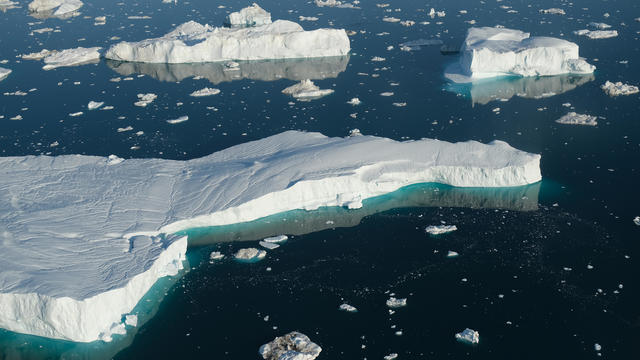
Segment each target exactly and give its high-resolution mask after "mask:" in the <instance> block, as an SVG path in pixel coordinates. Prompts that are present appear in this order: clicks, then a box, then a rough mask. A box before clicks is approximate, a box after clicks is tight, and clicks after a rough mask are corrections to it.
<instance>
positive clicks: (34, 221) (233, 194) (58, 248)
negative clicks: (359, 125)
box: [0, 131, 541, 342]
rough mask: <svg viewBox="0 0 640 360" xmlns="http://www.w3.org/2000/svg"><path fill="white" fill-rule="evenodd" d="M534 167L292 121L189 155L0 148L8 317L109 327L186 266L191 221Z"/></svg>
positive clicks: (517, 174) (527, 175)
mask: <svg viewBox="0 0 640 360" xmlns="http://www.w3.org/2000/svg"><path fill="white" fill-rule="evenodd" d="M113 160H117V161H119V163H117V164H115V163H112V161H113ZM114 162H116V161H114ZM61 178H64V179H65V181H59V180H60V179H61ZM540 179H541V174H540V156H539V155H535V154H530V153H526V152H522V151H519V150H516V149H514V148H512V147H511V146H509V145H508V144H507V143H504V142H500V141H494V142H492V143H490V144H481V143H478V142H475V141H469V142H461V143H455V144H454V143H448V142H444V141H439V140H430V139H422V140H416V141H408V142H397V141H394V140H391V139H385V138H379V137H373V136H364V135H363V136H353V137H344V138H329V137H326V136H323V135H322V134H318V133H312V132H297V131H287V132H284V133H281V134H278V135H274V136H271V137H268V138H265V139H262V140H258V141H253V142H249V143H246V144H241V145H237V146H234V147H232V148H229V149H226V150H223V151H219V152H216V153H214V154H211V155H208V156H206V157H202V158H198V159H193V160H188V161H177V160H165V159H151V158H146V159H127V160H123V161H120V159H118V158H116V157H112V158H110V159H107V158H105V157H96V156H83V155H64V156H56V157H51V156H18V157H0V309H2V311H0V328H5V329H8V330H11V331H15V332H20V333H27V334H33V335H38V336H45V337H51V338H58V339H67V340H72V341H80V342H84V341H94V340H97V339H99V338H100V335H101V334H109V332H110V329H111V326H112V324H114V323H121V322H122V318H123V316H124V315H126V314H131V311H132V309H133V308H134V306H135V305H136V304H137V303H138V302H139V300H140V299H141V298H142V297H143V296H144V295H145V293H146V292H147V291H148V289H149V288H150V287H151V286H152V285H153V284H154V283H155V281H156V280H157V279H158V278H159V277H162V276H166V275H172V274H176V273H177V272H178V269H179V268H180V267H181V266H182V260H183V259H184V255H185V252H186V246H187V239H186V237H182V236H176V235H172V234H176V233H182V232H183V231H186V230H188V229H193V228H201V227H209V226H219V225H230V224H237V223H242V222H249V221H254V220H257V219H260V218H263V217H266V216H270V215H274V214H278V213H283V212H287V211H292V210H296V209H305V208H318V207H324V206H343V205H344V204H342V203H340V202H339V201H340V200H339V199H340V198H339V197H338V195H342V194H353V196H347V197H342V198H344V199H347V200H351V199H353V198H354V197H355V196H359V197H360V198H361V199H368V198H372V197H375V196H380V195H383V194H387V193H389V192H392V191H396V190H398V189H400V188H402V187H406V186H409V185H412V184H418V183H427V182H439V183H444V184H448V185H452V186H464V187H504V186H518V185H526V184H529V183H535V182H538V181H539V180H540ZM534 203H535V202H534ZM136 235H145V236H147V237H148V238H149V239H150V240H151V241H148V240H149V239H146V240H145V239H144V238H134V236H136ZM130 239H134V240H133V241H130ZM135 239H139V240H140V241H137V240H135ZM143 240H144V241H143ZM256 250H257V249H256ZM88 259H90V260H91V261H87V260H88ZM60 269H64V271H60ZM105 274H109V276H105ZM51 314H57V315H58V316H50V315H51ZM17 319H19V320H17Z"/></svg>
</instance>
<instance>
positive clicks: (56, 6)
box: [29, 0, 83, 19]
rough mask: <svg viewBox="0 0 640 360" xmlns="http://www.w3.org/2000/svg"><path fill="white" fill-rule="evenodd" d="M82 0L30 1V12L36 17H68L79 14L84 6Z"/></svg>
mask: <svg viewBox="0 0 640 360" xmlns="http://www.w3.org/2000/svg"><path fill="white" fill-rule="evenodd" d="M82 5H83V3H82V1H80V0H34V1H32V2H30V3H29V12H30V13H31V16H33V17H36V18H48V17H57V18H62V19H64V18H68V17H71V16H76V15H78V13H77V10H78V9H80V8H81V7H82Z"/></svg>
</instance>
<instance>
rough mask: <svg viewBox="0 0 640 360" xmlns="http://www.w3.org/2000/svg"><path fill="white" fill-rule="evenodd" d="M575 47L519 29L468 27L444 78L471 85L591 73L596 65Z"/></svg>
mask: <svg viewBox="0 0 640 360" xmlns="http://www.w3.org/2000/svg"><path fill="white" fill-rule="evenodd" d="M578 50H579V48H578V45H577V44H575V43H572V42H569V41H566V40H562V39H558V38H552V37H542V36H534V37H531V36H530V34H529V33H525V32H522V31H519V30H513V29H506V28H495V27H481V28H475V27H474V28H470V29H469V30H468V31H467V37H466V38H465V41H464V43H463V44H462V47H461V49H460V52H461V53H462V55H461V57H460V61H459V62H458V63H456V64H454V65H452V66H450V67H449V68H448V69H447V70H446V72H445V76H446V77H447V78H448V79H449V80H452V81H454V82H458V83H464V82H473V81H475V80H478V79H485V78H491V77H498V76H551V75H560V74H590V73H592V72H593V71H594V70H595V66H593V65H590V64H588V63H587V62H586V61H585V60H584V59H582V58H580V57H579V56H578Z"/></svg>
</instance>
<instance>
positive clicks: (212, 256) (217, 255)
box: [209, 251, 224, 262]
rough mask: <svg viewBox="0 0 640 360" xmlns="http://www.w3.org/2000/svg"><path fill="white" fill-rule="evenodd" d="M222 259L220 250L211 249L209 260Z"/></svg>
mask: <svg viewBox="0 0 640 360" xmlns="http://www.w3.org/2000/svg"><path fill="white" fill-rule="evenodd" d="M222 259H224V255H223V254H222V253H221V252H220V251H212V252H211V254H209V262H213V261H216V260H222Z"/></svg>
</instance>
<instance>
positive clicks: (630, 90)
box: [600, 80, 639, 96]
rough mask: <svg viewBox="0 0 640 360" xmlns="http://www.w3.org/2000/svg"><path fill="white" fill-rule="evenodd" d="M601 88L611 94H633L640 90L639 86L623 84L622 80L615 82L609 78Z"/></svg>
mask: <svg viewBox="0 0 640 360" xmlns="http://www.w3.org/2000/svg"><path fill="white" fill-rule="evenodd" d="M600 88H601V89H602V90H604V92H605V93H606V94H607V95H609V96H620V95H632V94H637V93H638V91H639V90H638V87H637V86H634V85H629V84H623V83H622V82H620V81H618V82H615V83H614V82H611V81H608V80H607V82H605V83H604V84H602V85H601V86H600Z"/></svg>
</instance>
